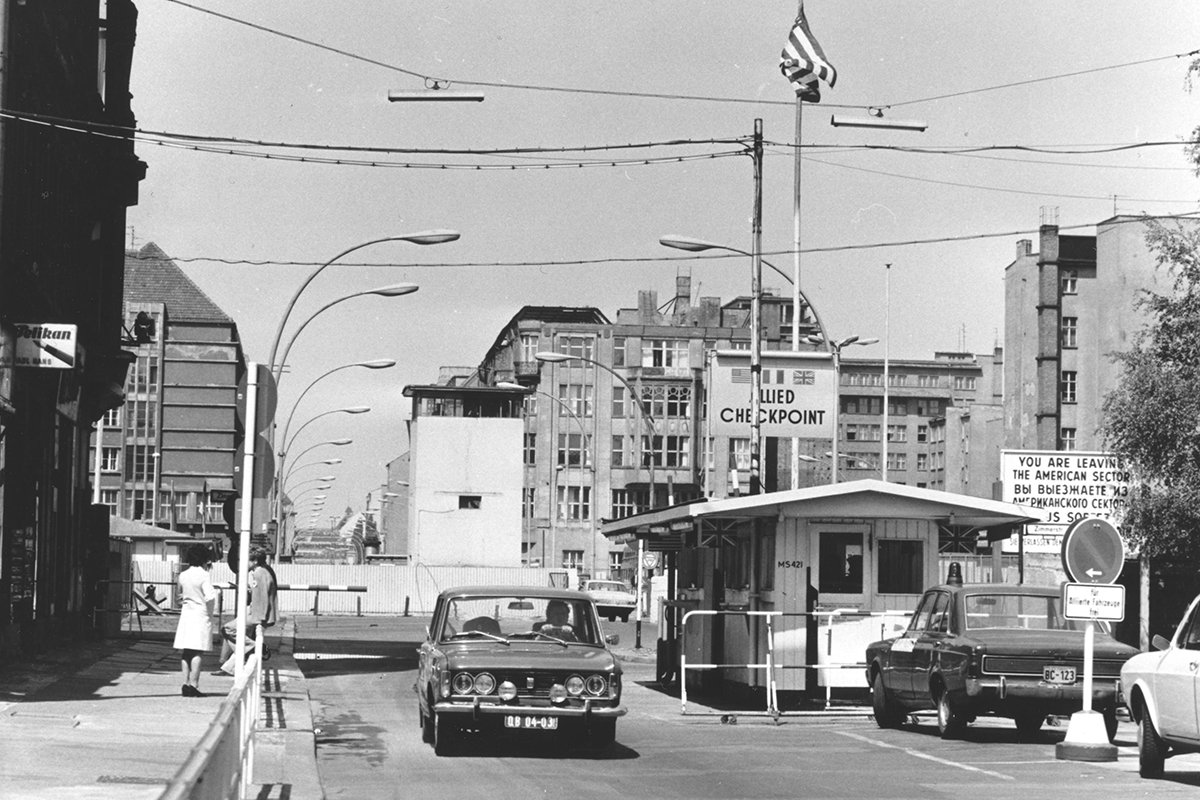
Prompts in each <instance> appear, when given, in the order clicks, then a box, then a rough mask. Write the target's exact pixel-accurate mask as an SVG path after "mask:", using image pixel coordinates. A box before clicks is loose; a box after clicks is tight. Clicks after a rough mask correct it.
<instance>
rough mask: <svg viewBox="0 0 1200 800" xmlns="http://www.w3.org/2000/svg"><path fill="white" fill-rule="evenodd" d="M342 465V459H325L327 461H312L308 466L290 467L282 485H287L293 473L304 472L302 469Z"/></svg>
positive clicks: (297, 465)
mask: <svg viewBox="0 0 1200 800" xmlns="http://www.w3.org/2000/svg"><path fill="white" fill-rule="evenodd" d="M340 463H342V460H341V459H340V458H327V459H325V460H323V461H310V462H308V463H307V464H295V465H293V466H291V467H289V468H288V470H287V472H286V473H285V474H284V476H283V480H282V481H281V482H282V483H287V479H288V478H290V477H292V473H293V472H299V471H300V470H302V469H308V468H309V467H319V466H321V465H325V466H330V467H331V466H333V465H335V464H340Z"/></svg>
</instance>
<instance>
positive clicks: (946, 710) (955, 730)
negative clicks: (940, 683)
mask: <svg viewBox="0 0 1200 800" xmlns="http://www.w3.org/2000/svg"><path fill="white" fill-rule="evenodd" d="M937 726H938V734H939V735H940V736H941V737H942V738H943V739H957V738H959V737H960V736H962V734H963V730H964V729H965V728H966V727H967V721H966V718H965V717H964V716H963V714H962V712H961V711H959V710H958V709H957V708H955V707H954V703H953V702H952V701H951V700H950V693H949V692H948V691H946V689H945V688H941V689H939V690H938V692H937Z"/></svg>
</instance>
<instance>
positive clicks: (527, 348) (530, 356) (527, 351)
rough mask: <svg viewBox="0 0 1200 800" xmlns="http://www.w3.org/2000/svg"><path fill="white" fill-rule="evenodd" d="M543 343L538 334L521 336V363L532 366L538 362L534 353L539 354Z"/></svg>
mask: <svg viewBox="0 0 1200 800" xmlns="http://www.w3.org/2000/svg"><path fill="white" fill-rule="evenodd" d="M541 342H542V339H541V337H540V336H538V335H537V334H536V333H522V334H521V361H522V362H523V363H526V364H532V363H534V362H536V361H537V359H536V358H534V353H536V352H538V348H539V347H540V346H541Z"/></svg>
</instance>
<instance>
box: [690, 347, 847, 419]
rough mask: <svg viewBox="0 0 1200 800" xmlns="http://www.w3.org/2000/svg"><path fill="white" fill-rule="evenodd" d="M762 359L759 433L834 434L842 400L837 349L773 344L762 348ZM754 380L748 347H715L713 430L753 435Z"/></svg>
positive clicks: (710, 403) (710, 405)
mask: <svg viewBox="0 0 1200 800" xmlns="http://www.w3.org/2000/svg"><path fill="white" fill-rule="evenodd" d="M759 361H760V364H761V365H762V389H761V391H760V393H759V403H760V405H759V431H760V433H761V434H762V435H763V436H776V437H780V438H797V439H830V438H832V437H833V420H834V416H835V414H834V412H835V409H836V406H837V378H836V375H835V374H834V370H833V356H832V354H830V353H823V352H793V351H790V350H769V351H767V352H764V353H762V354H761V356H760V358H759ZM751 382H752V379H751V374H750V352H749V351H748V350H718V351H717V352H716V354H715V356H714V358H713V362H712V372H711V376H710V381H709V387H710V395H709V400H708V409H709V418H710V425H711V429H712V433H713V435H715V436H741V437H745V436H748V435H749V431H750V422H751V408H752V403H753V394H752V392H751Z"/></svg>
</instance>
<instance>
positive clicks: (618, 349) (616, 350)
mask: <svg viewBox="0 0 1200 800" xmlns="http://www.w3.org/2000/svg"><path fill="white" fill-rule="evenodd" d="M613 366H614V367H623V366H625V337H624V336H614V337H613Z"/></svg>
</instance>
